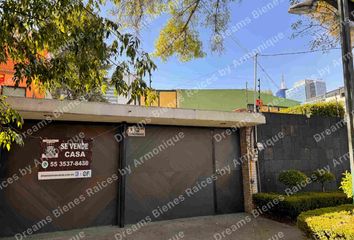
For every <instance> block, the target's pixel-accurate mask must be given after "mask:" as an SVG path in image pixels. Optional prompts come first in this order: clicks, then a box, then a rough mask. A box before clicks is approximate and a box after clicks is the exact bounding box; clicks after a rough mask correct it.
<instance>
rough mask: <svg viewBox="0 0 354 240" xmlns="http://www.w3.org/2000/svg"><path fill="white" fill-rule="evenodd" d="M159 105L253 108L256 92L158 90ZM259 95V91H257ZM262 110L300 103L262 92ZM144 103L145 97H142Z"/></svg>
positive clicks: (230, 108) (271, 110) (204, 107)
mask: <svg viewBox="0 0 354 240" xmlns="http://www.w3.org/2000/svg"><path fill="white" fill-rule="evenodd" d="M157 93H158V95H159V99H158V101H157V102H155V103H154V104H153V106H158V107H169V108H186V109H200V110H212V111H244V110H249V109H253V99H254V92H253V91H249V90H245V89H178V90H157ZM257 96H258V93H257ZM261 100H262V102H263V106H261V111H262V112H278V111H279V110H281V109H283V108H288V107H292V106H296V105H299V104H300V103H299V102H297V101H294V100H289V99H285V98H279V97H275V96H273V95H272V94H270V93H264V92H262V93H261ZM140 102H141V104H142V105H144V99H143V98H142V99H141V101H140Z"/></svg>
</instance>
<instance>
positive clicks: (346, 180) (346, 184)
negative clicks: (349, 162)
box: [339, 171, 353, 198]
mask: <svg viewBox="0 0 354 240" xmlns="http://www.w3.org/2000/svg"><path fill="white" fill-rule="evenodd" d="M343 175H344V177H343V178H342V182H341V183H340V187H339V188H340V189H342V190H343V192H344V193H345V194H346V195H347V196H348V198H352V197H353V179H352V175H351V174H350V172H348V171H346V172H345V173H343Z"/></svg>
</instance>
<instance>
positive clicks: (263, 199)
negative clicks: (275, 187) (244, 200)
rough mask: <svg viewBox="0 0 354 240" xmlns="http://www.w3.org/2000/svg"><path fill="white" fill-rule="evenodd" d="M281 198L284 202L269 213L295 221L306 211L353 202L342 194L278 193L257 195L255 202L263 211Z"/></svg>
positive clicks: (254, 198) (254, 196)
mask: <svg viewBox="0 0 354 240" xmlns="http://www.w3.org/2000/svg"><path fill="white" fill-rule="evenodd" d="M279 198H283V199H284V200H283V201H280V202H279V204H277V205H276V206H274V207H272V208H270V211H269V212H270V213H272V214H274V215H277V216H281V217H290V218H291V219H294V220H295V219H296V217H297V216H298V215H299V214H300V213H302V212H304V211H308V210H312V209H316V208H322V207H333V206H338V205H342V204H348V203H351V202H352V201H351V199H349V198H347V196H346V195H345V194H344V193H341V192H326V193H323V192H306V193H298V194H295V195H290V196H287V195H281V194H277V193H257V194H254V195H253V202H254V204H255V205H256V206H257V207H258V208H260V209H262V206H267V205H269V202H272V201H274V200H275V199H279Z"/></svg>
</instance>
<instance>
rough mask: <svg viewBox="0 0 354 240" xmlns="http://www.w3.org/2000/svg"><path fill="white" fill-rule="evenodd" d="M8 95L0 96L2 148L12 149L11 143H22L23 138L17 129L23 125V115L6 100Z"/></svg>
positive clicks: (0, 136) (0, 146)
mask: <svg viewBox="0 0 354 240" xmlns="http://www.w3.org/2000/svg"><path fill="white" fill-rule="evenodd" d="M5 98H6V97H4V96H0V148H5V149H7V150H8V151H10V148H11V144H12V143H13V142H16V143H18V144H22V143H23V141H22V138H21V137H20V135H19V134H18V133H17V130H18V129H19V128H21V127H22V124H23V120H22V118H21V116H20V115H19V114H18V113H17V112H16V111H14V110H13V109H12V108H11V107H10V106H9V105H8V104H7V103H6V102H5V101H4V100H5Z"/></svg>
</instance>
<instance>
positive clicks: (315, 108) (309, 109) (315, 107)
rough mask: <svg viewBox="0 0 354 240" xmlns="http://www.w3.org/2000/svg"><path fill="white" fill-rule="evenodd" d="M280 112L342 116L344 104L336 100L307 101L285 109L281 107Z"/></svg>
mask: <svg viewBox="0 0 354 240" xmlns="http://www.w3.org/2000/svg"><path fill="white" fill-rule="evenodd" d="M281 112H282V113H291V114H302V115H311V116H324V117H341V118H343V117H344V106H343V104H342V103H336V102H320V103H308V104H303V105H299V106H295V107H291V108H287V109H283V110H282V111H281Z"/></svg>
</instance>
